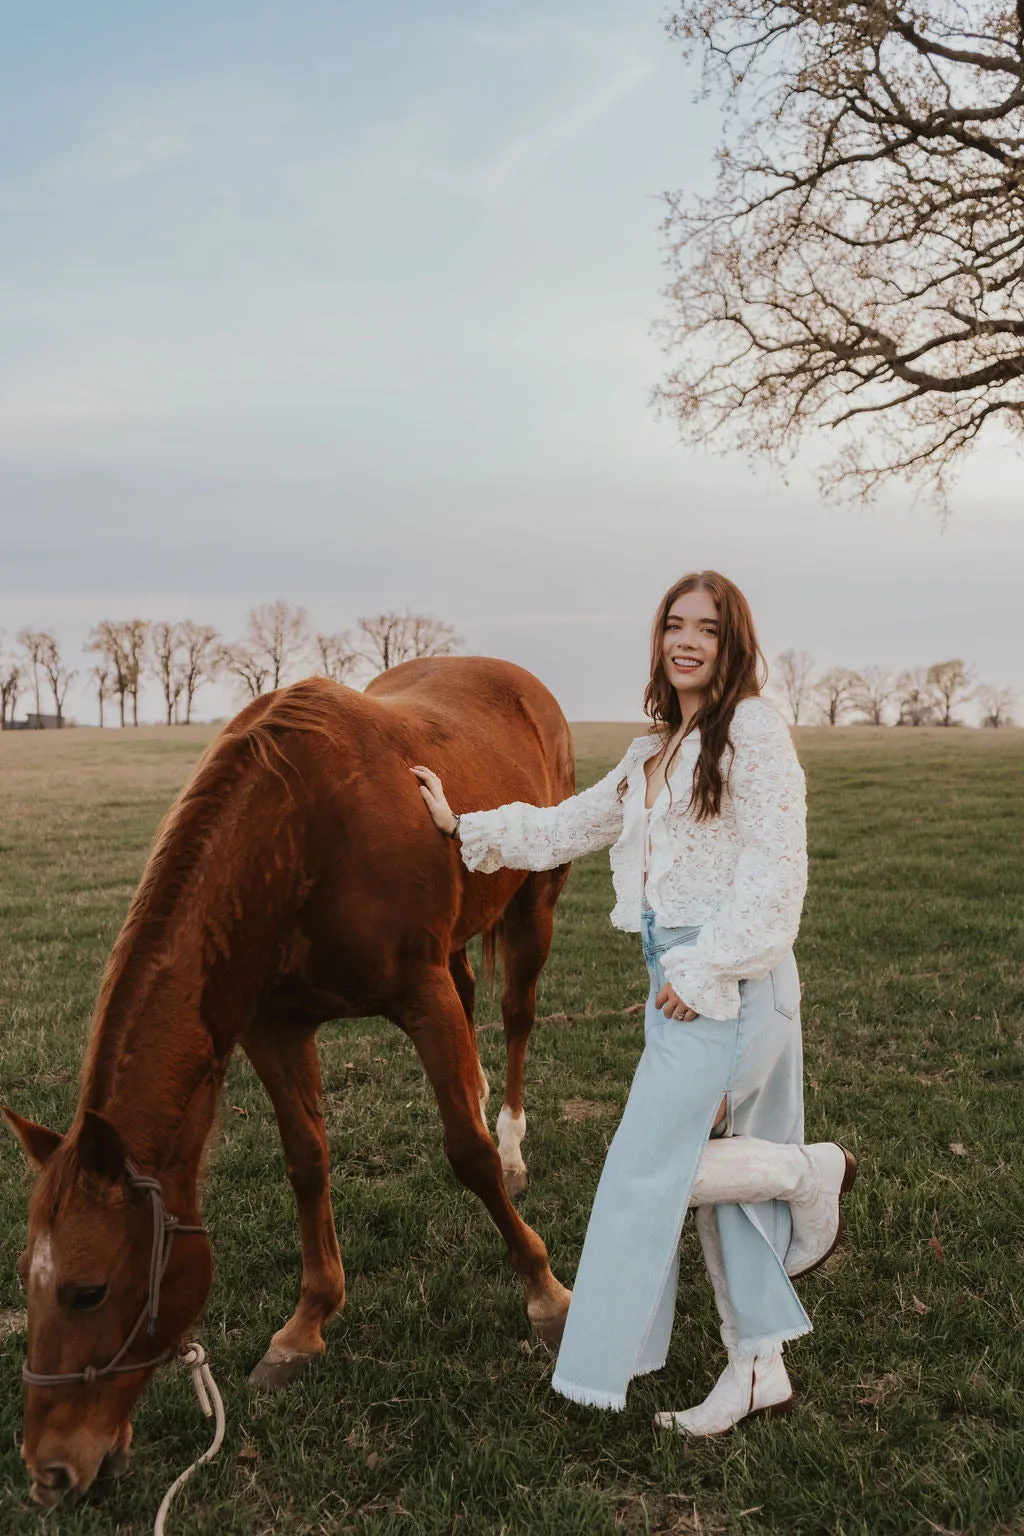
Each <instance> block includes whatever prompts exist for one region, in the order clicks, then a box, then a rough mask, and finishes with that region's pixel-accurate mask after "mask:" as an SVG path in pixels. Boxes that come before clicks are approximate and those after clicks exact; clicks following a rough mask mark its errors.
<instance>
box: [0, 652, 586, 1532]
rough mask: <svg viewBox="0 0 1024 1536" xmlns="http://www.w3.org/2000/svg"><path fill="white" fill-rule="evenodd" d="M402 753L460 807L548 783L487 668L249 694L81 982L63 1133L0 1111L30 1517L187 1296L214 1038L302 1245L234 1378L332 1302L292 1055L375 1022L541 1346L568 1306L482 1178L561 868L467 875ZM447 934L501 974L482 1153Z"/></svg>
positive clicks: (340, 1286) (467, 1030) (92, 1466)
mask: <svg viewBox="0 0 1024 1536" xmlns="http://www.w3.org/2000/svg"><path fill="white" fill-rule="evenodd" d="M419 762H424V763H428V764H430V765H431V766H433V767H435V768H436V769H437V770H438V771H439V772H440V773H442V774H443V776H444V781H445V785H446V787H447V789H448V792H449V794H450V795H451V797H452V799H453V801H454V803H455V805H456V806H465V807H466V808H467V809H469V808H487V807H491V806H495V805H500V804H502V803H504V802H507V801H509V800H529V801H533V802H534V803H536V804H541V805H550V804H554V803H555V802H557V801H558V800H561V799H563V798H564V797H565V796H567V795H570V794H571V793H572V790H573V753H572V745H571V739H570V736H569V730H568V726H567V725H566V722H565V719H564V717H563V715H562V712H561V710H560V709H559V708H558V705H557V704H556V703H555V700H554V699H553V698H552V696H551V694H550V693H548V691H547V689H545V688H544V687H543V686H542V685H541V684H540V683H539V682H538V681H537V679H536V678H535V677H533V676H531V674H530V673H529V672H525V671H523V670H522V669H521V668H520V667H516V666H512V665H511V664H509V663H506V662H500V661H491V660H487V659H484V658H477V657H467V658H452V659H445V660H439V659H430V660H419V661H412V662H407V663H406V664H405V665H403V666H399V667H395V668H394V669H393V670H392V671H390V672H387V673H385V674H383V675H382V676H381V677H378V678H377V679H375V681H374V682H373V683H372V684H371V685H370V687H369V688H368V689H367V690H366V692H365V693H357V692H355V691H354V690H352V689H350V688H345V687H342V686H340V685H338V684H335V683H331V682H328V681H326V680H325V679H322V678H310V679H308V680H307V681H305V682H302V683H297V684H295V685H294V686H293V687H291V688H286V689H282V690H281V691H280V692H278V693H274V694H271V695H268V696H266V697H264V698H260V699H256V700H254V701H253V703H252V704H250V705H249V706H248V707H247V708H246V709H244V710H243V711H242V712H241V714H239V715H238V716H236V718H235V719H234V720H232V721H231V723H230V724H229V725H228V726H227V727H226V729H225V730H224V732H223V733H222V734H221V735H220V736H219V737H218V738H217V739H216V740H215V741H214V742H213V743H212V744H211V746H210V747H209V748H208V750H207V752H206V754H205V755H204V757H203V758H202V760H201V762H200V763H199V765H198V767H197V768H196V771H195V773H194V775H193V777H192V779H191V781H190V783H189V784H188V785H187V786H186V788H185V789H184V790H183V792H182V794H181V795H180V797H179V798H178V800H177V802H176V803H175V805H174V806H173V807H172V808H171V810H170V811H169V812H168V814H167V816H166V818H165V820H164V822H163V825H162V827H161V829H160V831H159V833H158V835H157V839H156V843H155V846H154V848H153V852H152V854H151V855H150V858H149V862H148V864H147V866H146V870H145V873H144V874H143V877H142V881H141V883H140V885H139V888H138V890H137V891H136V893H135V896H134V898H133V900H132V903H131V907H130V909H129V912H128V917H127V919H126V921H125V924H124V927H123V928H122V930H121V933H120V935H119V937H118V939H117V942H116V943H115V945H114V949H113V952H112V954H111V957H110V960H109V962H108V964H107V968H106V971H105V974H104V977H103V981H102V985H101V988H100V994H99V999H98V1002H97V1006H96V1011H95V1015H94V1020H93V1025H92V1031H91V1037H90V1041H89V1046H88V1051H87V1055H86V1059H85V1063H84V1066H83V1074H82V1088H81V1094H80V1098H79V1103H78V1109H77V1112H76V1114H75V1118H74V1122H73V1124H72V1126H71V1129H70V1130H69V1131H68V1133H67V1135H66V1136H63V1137H61V1136H60V1135H58V1134H57V1133H56V1132H55V1131H51V1130H48V1129H46V1128H45V1127H43V1126H38V1125H35V1124H33V1123H32V1122H31V1121H28V1120H24V1119H22V1118H21V1117H20V1116H18V1115H16V1114H14V1113H13V1111H5V1113H6V1114H7V1118H8V1120H9V1122H10V1123H11V1125H12V1127H13V1129H14V1130H15V1132H16V1134H17V1135H18V1137H19V1139H20V1140H21V1142H22V1145H23V1147H24V1149H25V1152H26V1153H27V1155H28V1158H29V1160H30V1161H31V1162H32V1164H33V1165H34V1166H35V1167H37V1168H38V1169H39V1170H40V1173H39V1177H38V1179H37V1180H36V1184H35V1188H34V1190H33V1193H32V1198H31V1202H30V1207H29V1238H28V1246H27V1248H26V1250H25V1253H24V1254H23V1255H22V1258H21V1261H20V1267H21V1270H22V1274H23V1278H24V1280H25V1284H26V1287H27V1291H28V1360H27V1366H26V1373H25V1377H26V1403H25V1430H24V1441H23V1449H22V1455H23V1456H24V1458H25V1461H26V1464H27V1467H28V1471H29V1474H30V1476H31V1478H32V1482H33V1492H34V1494H35V1496H36V1498H37V1499H38V1500H39V1501H40V1502H41V1503H44V1504H53V1503H55V1502H56V1501H57V1500H58V1499H59V1498H60V1497H61V1496H62V1495H63V1494H64V1493H66V1492H68V1491H71V1490H77V1491H79V1492H81V1491H82V1490H84V1489H85V1488H87V1487H88V1486H89V1484H90V1483H91V1482H92V1480H93V1478H94V1477H95V1476H96V1473H97V1471H98V1470H99V1469H100V1467H101V1465H102V1466H104V1467H105V1469H106V1470H110V1471H114V1472H116V1471H118V1470H123V1467H124V1465H125V1464H126V1462H127V1452H128V1445H129V1441H130V1436H131V1427H130V1415H131V1412H132V1409H133V1407H134V1405H135V1403H136V1401H137V1399H138V1398H139V1396H140V1394H141V1392H142V1390H143V1388H144V1387H145V1385H146V1384H147V1382H148V1380H149V1379H150V1377H151V1376H152V1374H153V1372H154V1370H155V1369H156V1367H157V1365H159V1364H160V1363H161V1361H162V1360H164V1359H166V1358H167V1357H168V1356H169V1355H170V1354H171V1353H172V1352H173V1351H174V1350H175V1349H176V1347H177V1346H178V1344H179V1343H180V1341H181V1339H182V1337H183V1335H184V1334H185V1332H186V1331H187V1330H188V1329H189V1327H190V1326H191V1325H192V1323H193V1322H194V1321H195V1319H196V1317H197V1316H198V1314H199V1312H200V1311H201V1309H202V1307H203V1305H204V1303H205V1300H206V1296H207V1293H208V1290H209V1286H210V1281H211V1276H212V1261H211V1254H210V1247H209V1242H208V1240H207V1237H206V1234H205V1232H204V1230H203V1228H202V1225H201V1218H200V1214H199V1205H198V1191H197V1179H198V1173H199V1166H200V1160H201V1157H202V1152H203V1147H204V1145H205V1143H206V1140H207V1137H208V1136H209V1133H210V1128H211V1126H212V1124H213V1118H214V1111H215V1107H216V1103H217V1097H218V1094H219V1092H220V1088H221V1084H222V1083H223V1080H224V1074H225V1071H226V1069H227V1065H228V1061H229V1059H230V1057H231V1053H232V1051H233V1050H234V1048H235V1046H236V1045H241V1047H242V1049H243V1050H244V1051H245V1052H246V1054H247V1055H248V1057H249V1059H250V1061H251V1062H252V1064H253V1066H254V1067H255V1069H256V1072H257V1073H258V1074H259V1077H260V1078H261V1079H262V1081H263V1083H264V1085H265V1086H266V1089H267V1091H268V1093H269V1095H270V1098H271V1100H272V1102H273V1106H274V1111H275V1113H276V1116H277V1123H278V1127H279V1129H280V1133H281V1140H282V1143H283V1146H284V1152H285V1158H286V1161H287V1167H288V1177H289V1179H290V1180H291V1183H292V1187H293V1189H294V1192H295V1200H296V1204H297V1207H298V1218H299V1229H300V1233H301V1240H302V1285H301V1292H300V1299H299V1304H298V1307H297V1308H296V1310H295V1312H294V1314H293V1316H292V1317H291V1318H290V1319H289V1320H288V1322H286V1323H285V1325H284V1327H283V1328H281V1329H280V1330H279V1331H278V1332H277V1333H275V1334H274V1336H273V1338H272V1340H271V1342H270V1346H269V1348H268V1349H267V1352H266V1354H265V1355H264V1357H263V1359H262V1360H261V1361H260V1363H259V1365H258V1366H257V1367H256V1370H255V1371H254V1372H253V1378H252V1379H253V1380H255V1381H257V1382H259V1383H262V1384H266V1385H274V1386H277V1385H283V1384H285V1383H286V1382H287V1381H290V1380H292V1379H294V1377H295V1376H297V1375H298V1374H299V1373H300V1372H301V1370H302V1369H304V1368H305V1367H306V1366H307V1365H308V1364H309V1363H310V1361H312V1360H314V1359H315V1358H316V1357H317V1356H319V1355H320V1354H322V1352H323V1350H324V1347H325V1346H324V1341H323V1338H322V1335H321V1329H322V1327H323V1325H324V1324H325V1323H326V1322H327V1321H328V1320H329V1319H330V1318H331V1317H333V1316H334V1315H335V1314H336V1313H337V1312H339V1311H340V1309H341V1307H342V1305H343V1304H344V1300H345V1278H344V1272H343V1270H342V1265H341V1255H340V1253H339V1250H338V1242H337V1238H336V1236H335V1230H334V1220H333V1216H332V1212H331V1205H330V1198H329V1190H328V1149H327V1139H326V1136H325V1134H324V1124H323V1116H322V1105H321V1080H320V1068H319V1061H318V1057H317V1048H316V1041H315V1034H316V1029H317V1026H318V1025H320V1024H322V1023H323V1022H325V1020H327V1019H352V1018H362V1017H365V1016H367V1015H373V1014H382V1015H384V1016H385V1017H387V1018H389V1019H390V1020H391V1021H392V1022H393V1023H395V1024H397V1025H398V1026H399V1028H400V1029H402V1030H404V1031H405V1033H406V1034H407V1035H408V1036H409V1038H410V1039H411V1040H412V1043H413V1045H414V1046H415V1048H416V1050H417V1052H418V1053H419V1056H420V1059H421V1061H422V1063H423V1066H424V1068H425V1070H426V1074H427V1076H428V1078H429V1080H430V1083H431V1085H432V1087H433V1090H434V1093H435V1095H436V1097H437V1102H438V1106H439V1108H440V1112H441V1120H442V1123H443V1126H444V1141H445V1150H446V1152H447V1155H448V1158H449V1160H450V1162H451V1166H452V1168H453V1170H454V1172H455V1174H456V1176H457V1178H459V1179H460V1180H461V1182H462V1183H463V1184H465V1185H466V1187H467V1188H468V1189H471V1190H472V1191H473V1192H474V1193H475V1194H477V1195H479V1197H480V1198H481V1200H483V1202H484V1204H485V1205H486V1207H487V1209H488V1211H489V1212H490V1214H491V1216H492V1218H493V1220H494V1222H495V1224H496V1225H497V1227H498V1229H499V1231H500V1232H501V1235H502V1237H503V1238H504V1239H505V1242H506V1244H507V1246H508V1252H509V1257H510V1260H511V1262H512V1265H513V1267H514V1268H515V1270H516V1271H517V1273H518V1274H519V1276H520V1278H521V1279H522V1281H523V1284H524V1285H525V1288H526V1294H527V1314H528V1316H529V1319H530V1321H531V1323H532V1325H533V1327H534V1329H535V1330H536V1332H537V1333H538V1334H539V1335H540V1336H541V1337H542V1338H546V1339H548V1340H551V1341H554V1340H556V1339H557V1338H558V1337H559V1335H560V1333H561V1328H562V1325H563V1323H564V1319H565V1313H566V1310H567V1307H568V1303H569V1292H568V1291H566V1290H565V1289H564V1288H563V1287H562V1286H561V1285H560V1284H559V1283H558V1281H557V1280H556V1279H555V1277H554V1276H553V1275H552V1273H551V1270H550V1268H549V1266H548V1256H547V1250H546V1248H545V1246H544V1244H543V1242H542V1241H541V1239H540V1238H539V1237H538V1236H537V1234H536V1233H535V1232H533V1231H532V1230H531V1229H530V1228H529V1227H528V1226H527V1225H526V1223H525V1222H524V1221H523V1220H522V1218H521V1217H520V1216H519V1214H518V1213H517V1211H516V1210H515V1207H514V1206H513V1205H512V1202H511V1200H510V1198H509V1189H508V1187H507V1186H511V1187H512V1189H513V1190H514V1189H515V1188H516V1187H521V1185H522V1182H523V1180H524V1178H525V1168H524V1166H523V1162H522V1157H521V1153H520V1149H519V1143H520V1141H521V1139H522V1134H523V1131H524V1129H525V1117H524V1115H523V1107H522V1077H523V1059H524V1056H525V1052H526V1046H527V1041H528V1039H529V1034H530V1030H531V1027H532V1025H533V1020H534V1009H535V988H536V982H537V978H538V975H539V973H540V970H541V968H542V966H543V964H544V961H545V960H546V958H547V954H548V950H549V948H550V944H551V932H552V922H553V916H554V907H555V902H556V901H557V899H558V895H559V892H560V891H561V889H562V886H563V885H564V883H565V879H566V876H567V874H568V866H565V867H563V868H561V869H557V870H552V871H551V872H549V873H545V874H527V873H525V872H523V871H513V870H502V871H500V872H499V873H497V874H494V875H479V874H470V873H469V872H468V871H467V870H466V869H465V867H464V866H463V864H462V861H461V859H460V857H459V852H458V848H457V845H456V844H455V843H453V842H451V841H448V840H446V839H445V838H444V837H442V836H441V834H440V833H439V832H438V831H437V829H436V827H435V826H434V824H433V822H432V821H431V819H430V817H429V815H428V814H427V811H426V808H425V806H424V804H423V801H422V798H421V795H420V789H419V785H418V783H417V781H416V779H415V778H414V776H413V774H412V773H411V772H410V771H409V769H410V765H411V764H413V763H419ZM475 934H483V935H484V936H485V944H486V943H489V944H490V945H491V946H492V955H493V945H494V944H495V943H500V945H501V948H502V952H503V957H504V972H505V985H504V995H503V998H502V1013H503V1018H504V1026H505V1038H506V1041H507V1052H508V1066H507V1081H506V1088H505V1102H504V1106H503V1109H502V1112H501V1117H500V1120H499V1131H500V1137H501V1149H500V1152H499V1150H497V1149H496V1148H495V1146H494V1143H493V1141H492V1140H491V1137H490V1135H489V1134H488V1131H487V1125H486V1120H485V1118H484V1108H483V1106H484V1102H485V1098H486V1086H487V1084H486V1078H485V1077H484V1074H483V1071H482V1069H481V1066H480V1061H479V1057H478V1055H477V1048H476V1038H475V1033H474V1028H473V972H472V970H471V968H470V964H469V960H468V958H467V954H466V945H467V942H468V941H469V939H470V938H471V937H473V935H475ZM503 1164H504V1169H503ZM503 1175H504V1176H503Z"/></svg>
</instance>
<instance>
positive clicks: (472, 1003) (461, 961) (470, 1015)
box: [448, 945, 491, 1125]
mask: <svg viewBox="0 0 1024 1536" xmlns="http://www.w3.org/2000/svg"><path fill="white" fill-rule="evenodd" d="M448 969H449V970H450V971H451V973H452V981H453V982H454V983H455V990H456V992H457V993H458V994H459V1002H460V1003H461V1004H462V1011H463V1012H464V1013H465V1015H466V1022H467V1023H468V1024H469V1029H470V1034H471V1035H472V1037H473V1039H474V1041H475V1039H476V1033H475V1025H476V977H475V976H474V975H473V967H472V966H471V965H470V963H469V955H468V953H467V951H466V947H465V945H463V947H462V948H461V949H453V950H452V952H451V954H450V955H449V957H448ZM476 1071H477V1077H478V1079H479V1082H480V1113H481V1115H483V1118H484V1124H485V1125H486V1124H487V1100H488V1099H489V1098H490V1096H491V1085H490V1083H489V1082H488V1081H487V1073H486V1072H485V1071H484V1069H483V1067H482V1066H481V1064H480V1057H479V1055H478V1056H477V1059H476Z"/></svg>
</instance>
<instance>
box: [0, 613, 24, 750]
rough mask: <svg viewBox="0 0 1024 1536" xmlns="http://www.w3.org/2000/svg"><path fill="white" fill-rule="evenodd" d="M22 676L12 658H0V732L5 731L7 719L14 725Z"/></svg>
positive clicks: (18, 666) (17, 663)
mask: <svg viewBox="0 0 1024 1536" xmlns="http://www.w3.org/2000/svg"><path fill="white" fill-rule="evenodd" d="M0 638H2V636H0ZM23 676H24V674H23V673H22V670H21V666H20V664H19V662H18V661H17V659H16V658H15V657H14V656H10V655H8V656H0V731H6V729H7V722H8V718H9V719H10V723H11V725H13V724H14V711H15V708H16V707H17V703H18V695H19V693H20V692H21V684H22V679H23Z"/></svg>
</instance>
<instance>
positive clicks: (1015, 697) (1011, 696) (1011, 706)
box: [975, 683, 1020, 729]
mask: <svg viewBox="0 0 1024 1536" xmlns="http://www.w3.org/2000/svg"><path fill="white" fill-rule="evenodd" d="M975 697H976V698H977V700H978V702H979V703H980V705H981V707H982V709H983V710H984V711H985V713H984V715H983V716H982V721H981V723H982V725H986V726H989V727H990V728H992V729H998V728H1000V727H1002V726H1010V725H1016V724H1017V711H1018V710H1019V709H1020V695H1019V694H1018V693H1017V691H1016V689H1014V688H996V687H993V685H992V684H991V683H982V685H981V687H980V688H979V689H978V691H977V694H976V695H975Z"/></svg>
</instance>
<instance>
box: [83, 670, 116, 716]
mask: <svg viewBox="0 0 1024 1536" xmlns="http://www.w3.org/2000/svg"><path fill="white" fill-rule="evenodd" d="M89 676H90V677H91V678H92V683H93V687H94V688H95V689H96V702H97V703H98V705H99V708H100V730H102V729H103V706H104V704H105V703H106V701H107V699H109V698H111V697H112V696H113V693H114V673H113V669H112V668H111V665H110V659H109V657H107V656H104V657H103V659H102V661H98V662H96V663H95V665H94V666H91V667H90V668H89Z"/></svg>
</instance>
